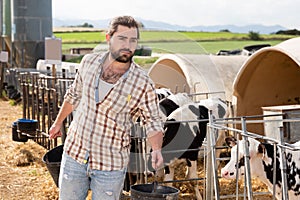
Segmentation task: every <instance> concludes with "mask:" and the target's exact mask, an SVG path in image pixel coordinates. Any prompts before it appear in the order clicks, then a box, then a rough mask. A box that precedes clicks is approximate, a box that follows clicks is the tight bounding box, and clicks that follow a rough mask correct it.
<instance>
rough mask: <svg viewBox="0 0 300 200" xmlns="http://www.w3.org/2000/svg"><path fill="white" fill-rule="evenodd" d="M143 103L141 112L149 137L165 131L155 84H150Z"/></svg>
mask: <svg viewBox="0 0 300 200" xmlns="http://www.w3.org/2000/svg"><path fill="white" fill-rule="evenodd" d="M142 105H143V106H142V109H141V112H142V116H143V120H144V121H143V124H144V126H145V128H146V134H147V137H151V136H152V135H153V134H156V133H157V132H163V128H162V125H163V122H162V118H161V116H160V114H159V106H158V99H157V96H156V93H155V90H154V86H153V84H149V86H148V88H147V91H146V92H145V96H144V99H143V103H142Z"/></svg>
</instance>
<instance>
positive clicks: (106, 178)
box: [59, 153, 126, 200]
mask: <svg viewBox="0 0 300 200" xmlns="http://www.w3.org/2000/svg"><path fill="white" fill-rule="evenodd" d="M125 173H126V169H123V170H120V171H100V170H91V169H90V168H89V165H88V164H81V163H78V162H76V161H75V160H74V159H73V158H71V157H70V156H69V155H67V154H66V153H63V157H62V161H61V168H60V176H59V189H60V191H59V199H60V200H68V199H70V200H85V199H86V197H87V195H88V191H89V189H91V191H92V200H100V199H101V200H119V197H120V194H121V192H122V189H123V184H124V179H125Z"/></svg>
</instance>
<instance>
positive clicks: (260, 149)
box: [257, 143, 272, 165]
mask: <svg viewBox="0 0 300 200" xmlns="http://www.w3.org/2000/svg"><path fill="white" fill-rule="evenodd" d="M257 152H258V153H259V154H262V160H263V161H264V162H265V163H266V164H267V165H271V164H272V159H271V158H269V156H268V153H267V149H266V147H265V145H264V144H262V143H260V144H259V145H258V147H257Z"/></svg>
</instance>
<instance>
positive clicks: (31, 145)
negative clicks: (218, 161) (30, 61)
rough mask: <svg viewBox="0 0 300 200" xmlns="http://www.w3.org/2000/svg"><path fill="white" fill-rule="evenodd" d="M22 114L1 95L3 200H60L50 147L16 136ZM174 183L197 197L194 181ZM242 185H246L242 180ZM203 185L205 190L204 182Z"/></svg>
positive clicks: (224, 188)
mask: <svg viewBox="0 0 300 200" xmlns="http://www.w3.org/2000/svg"><path fill="white" fill-rule="evenodd" d="M19 118H22V107H21V105H15V106H12V105H10V102H9V101H8V100H5V99H0V200H28V199H31V200H56V199H58V189H57V187H56V185H55V184H54V182H53V180H52V177H51V175H50V174H49V172H48V170H47V168H46V165H45V164H44V163H43V162H42V157H43V155H44V154H45V153H46V152H47V150H46V149H45V148H43V147H42V146H40V145H38V144H37V143H35V142H33V141H32V140H28V142H26V143H22V142H15V141H13V140H12V123H13V122H14V121H16V120H17V119H19ZM183 170H184V169H183V168H180V169H178V170H176V171H177V174H176V175H175V176H176V178H181V179H182V178H184V173H185V172H184V171H183ZM199 175H200V174H199ZM220 185H221V189H220V190H221V194H222V195H223V194H234V192H235V182H234V181H227V180H220ZM174 186H175V187H177V188H179V189H180V197H179V199H181V200H183V199H184V200H191V199H194V198H195V197H194V195H193V189H192V187H191V184H189V183H187V182H183V183H176V184H175V185H174ZM240 187H241V188H242V184H240ZM199 188H200V190H201V191H202V190H203V187H202V186H201V183H200V186H199ZM253 190H254V191H262V192H266V191H267V190H266V187H265V185H263V184H261V183H260V182H254V183H253ZM241 191H243V189H241ZM88 199H90V197H88ZM227 199H230V198H227ZM231 199H235V197H234V198H231ZM241 199H242V198H241ZM254 199H271V196H270V195H264V196H259V197H255V198H254Z"/></svg>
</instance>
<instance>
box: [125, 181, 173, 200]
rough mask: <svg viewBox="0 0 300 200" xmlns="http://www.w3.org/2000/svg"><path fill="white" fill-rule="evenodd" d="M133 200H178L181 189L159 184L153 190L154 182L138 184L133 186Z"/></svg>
mask: <svg viewBox="0 0 300 200" xmlns="http://www.w3.org/2000/svg"><path fill="white" fill-rule="evenodd" d="M130 191H131V200H140V199H144V200H163V199H166V200H177V199H178V196H179V190H178V189H177V188H173V187H168V186H162V185H158V186H157V189H156V191H155V192H153V184H138V185H132V186H131V189H130Z"/></svg>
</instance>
